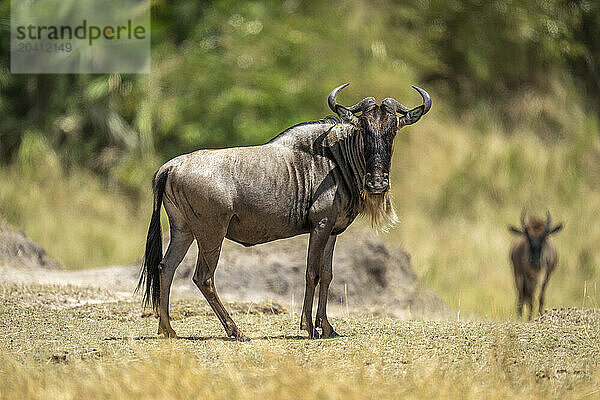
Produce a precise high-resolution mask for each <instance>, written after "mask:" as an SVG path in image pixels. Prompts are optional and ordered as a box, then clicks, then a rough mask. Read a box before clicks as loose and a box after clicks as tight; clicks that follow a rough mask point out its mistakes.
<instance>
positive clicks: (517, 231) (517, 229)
mask: <svg viewBox="0 0 600 400" xmlns="http://www.w3.org/2000/svg"><path fill="white" fill-rule="evenodd" d="M508 230H509V231H510V232H512V233H516V234H517V235H524V233H523V231H522V230H520V229H519V228H517V227H514V226H512V225H509V227H508Z"/></svg>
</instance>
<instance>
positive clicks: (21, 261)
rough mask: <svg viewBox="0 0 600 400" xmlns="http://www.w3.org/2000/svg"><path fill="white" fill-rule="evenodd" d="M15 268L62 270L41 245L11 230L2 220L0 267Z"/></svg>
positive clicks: (0, 222)
mask: <svg viewBox="0 0 600 400" xmlns="http://www.w3.org/2000/svg"><path fill="white" fill-rule="evenodd" d="M1 264H6V265H11V266H15V267H43V268H47V269H61V268H62V267H61V266H60V264H58V263H57V262H56V261H53V260H51V259H50V258H49V257H48V256H47V255H46V251H45V250H44V249H43V248H42V246H40V245H39V244H37V243H35V242H32V241H31V240H30V239H29V238H28V237H27V236H25V234H24V233H22V232H18V231H15V230H13V229H11V228H10V227H9V226H8V225H7V224H6V223H5V222H4V221H2V220H0V265H1Z"/></svg>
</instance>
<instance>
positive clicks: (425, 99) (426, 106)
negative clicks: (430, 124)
mask: <svg viewBox="0 0 600 400" xmlns="http://www.w3.org/2000/svg"><path fill="white" fill-rule="evenodd" d="M413 89H415V90H416V91H417V92H419V94H420V95H421V97H422V98H423V115H425V114H427V111H429V110H430V109H431V96H429V93H427V92H426V91H425V90H423V89H421V88H420V87H417V86H413Z"/></svg>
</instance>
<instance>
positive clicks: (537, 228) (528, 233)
mask: <svg viewBox="0 0 600 400" xmlns="http://www.w3.org/2000/svg"><path fill="white" fill-rule="evenodd" d="M551 225H552V218H551V217H550V211H548V212H547V213H546V221H544V220H543V219H540V218H536V217H533V218H529V223H525V211H523V212H522V213H521V229H519V228H517V227H515V226H512V225H511V226H509V227H508V229H509V230H510V231H511V232H513V233H516V234H518V235H523V236H525V238H526V239H527V243H528V244H529V263H530V264H531V265H533V266H534V267H535V268H539V267H540V264H541V255H542V248H543V247H544V243H545V241H546V238H547V237H548V236H550V235H552V234H553V233H556V232H558V231H560V230H561V229H562V227H563V225H562V223H561V224H558V225H555V226H554V227H552V228H551Z"/></svg>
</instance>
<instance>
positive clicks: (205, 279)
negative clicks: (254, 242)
mask: <svg viewBox="0 0 600 400" xmlns="http://www.w3.org/2000/svg"><path fill="white" fill-rule="evenodd" d="M215 222H216V223H214V224H206V226H207V227H209V226H210V227H211V232H197V233H196V232H194V233H195V236H196V241H197V242H198V261H197V263H196V271H195V272H194V278H193V280H194V283H195V284H196V286H198V289H200V291H201V292H202V294H203V295H204V297H205V298H206V301H208V304H210V307H211V308H212V309H213V311H214V312H215V314H217V317H218V318H219V321H221V324H223V327H224V328H225V332H227V336H229V337H234V338H236V339H237V340H239V341H241V342H247V341H249V340H250V339H248V337H246V336H245V335H244V334H243V333H242V331H241V330H239V328H238V327H237V326H236V324H235V322H233V319H231V316H230V315H229V313H228V312H227V310H226V309H225V306H224V305H223V303H221V300H220V299H219V295H218V294H217V289H216V288H215V270H216V268H217V263H218V262H219V255H220V253H221V245H222V244H223V239H224V238H225V233H226V231H227V228H226V227H222V228H221V229H219V228H218V226H219V222H217V221H215Z"/></svg>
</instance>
